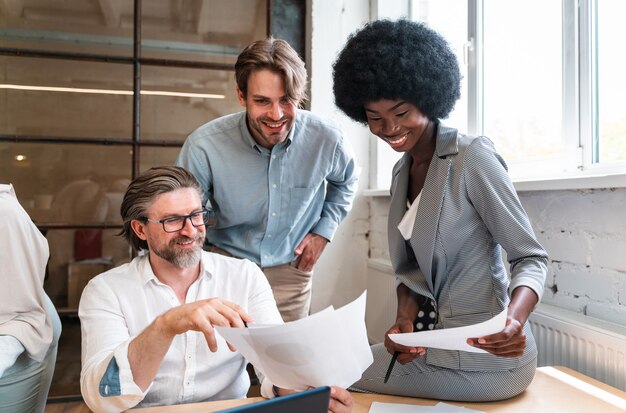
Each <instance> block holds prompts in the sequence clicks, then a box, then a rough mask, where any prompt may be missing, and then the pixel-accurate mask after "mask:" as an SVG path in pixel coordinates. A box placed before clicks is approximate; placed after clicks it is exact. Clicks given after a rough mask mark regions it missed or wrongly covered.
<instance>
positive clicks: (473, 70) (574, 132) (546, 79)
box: [372, 0, 626, 189]
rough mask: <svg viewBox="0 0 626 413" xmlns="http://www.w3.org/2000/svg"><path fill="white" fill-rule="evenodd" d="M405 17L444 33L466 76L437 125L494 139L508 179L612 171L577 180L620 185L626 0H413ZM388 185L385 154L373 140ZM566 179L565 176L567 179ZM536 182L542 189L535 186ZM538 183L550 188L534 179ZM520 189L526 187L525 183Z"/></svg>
mask: <svg viewBox="0 0 626 413" xmlns="http://www.w3.org/2000/svg"><path fill="white" fill-rule="evenodd" d="M409 5H410V13H409V17H410V18H411V19H413V20H417V21H423V22H425V23H426V24H428V25H429V26H430V27H432V28H433V29H435V30H437V31H439V32H440V33H441V34H443V35H444V37H446V39H447V40H448V42H449V43H450V45H451V47H452V49H453V51H454V52H455V53H456V55H457V58H458V60H459V64H460V67H461V71H462V74H463V77H464V79H463V84H462V91H461V92H462V97H461V99H460V100H459V102H458V103H457V105H456V107H455V110H454V111H453V113H452V114H451V116H450V117H449V118H448V119H445V120H443V123H444V124H446V125H449V126H453V127H456V128H458V129H459V130H461V131H464V132H468V133H471V134H483V135H486V136H488V137H489V138H490V139H492V140H493V141H494V143H495V145H496V149H497V150H498V152H499V153H500V154H501V155H502V156H503V157H504V159H505V160H506V161H507V164H508V166H509V172H510V173H511V176H512V178H513V180H514V181H524V180H536V181H544V182H548V181H550V182H555V183H554V184H550V185H553V186H552V188H554V189H556V188H561V187H562V188H565V187H572V186H571V183H568V184H565V183H564V182H565V181H564V180H561V181H558V179H559V178H571V177H586V176H594V175H610V176H612V178H611V179H610V183H609V180H608V179H607V178H602V179H600V180H595V181H594V182H593V183H589V182H582V181H581V183H580V184H576V185H580V186H579V187H602V186H626V179H623V175H624V174H626V111H624V109H623V105H621V103H620V102H621V99H623V97H624V96H625V95H626V76H624V75H623V73H622V72H623V53H621V52H620V50H621V49H622V43H623V39H624V38H626V26H624V24H623V22H621V20H620V16H624V15H626V2H624V1H623V0H581V1H577V0H529V1H526V2H517V1H511V0H410V1H409ZM376 150H377V151H378V152H377V153H378V156H379V158H382V157H386V158H384V159H383V160H382V161H381V159H379V160H378V164H377V176H376V178H375V180H374V181H373V182H372V184H373V185H374V186H376V185H378V187H379V188H384V187H388V185H389V180H390V176H389V174H390V171H391V163H392V162H393V161H395V160H396V159H398V154H395V153H394V154H391V153H390V151H391V150H390V149H389V148H385V147H384V143H377V144H376ZM570 181H571V180H570ZM541 185H543V186H541ZM541 185H540V187H542V188H544V189H547V188H548V187H549V185H548V187H546V186H545V183H544V184H541ZM531 188H532V185H531V186H530V187H528V186H527V189H531Z"/></svg>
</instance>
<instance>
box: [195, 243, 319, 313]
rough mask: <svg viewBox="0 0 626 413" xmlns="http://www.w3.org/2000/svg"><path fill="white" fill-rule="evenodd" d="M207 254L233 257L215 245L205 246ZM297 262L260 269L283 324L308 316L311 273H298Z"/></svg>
mask: <svg viewBox="0 0 626 413" xmlns="http://www.w3.org/2000/svg"><path fill="white" fill-rule="evenodd" d="M205 249H206V250H207V251H209V252H215V253H217V254H221V255H226V256H229V257H232V256H233V255H232V254H230V253H229V252H227V251H224V250H223V249H221V248H218V247H216V246H215V245H208V246H205ZM297 263H298V260H295V261H293V262H290V263H289V264H283V265H277V266H275V267H266V268H261V271H263V273H264V274H265V277H266V278H267V281H268V282H269V284H270V286H271V287H272V291H273V292H274V299H275V300H276V306H277V307H278V311H279V312H280V315H281V316H282V317H283V320H284V321H285V322H287V321H293V320H299V319H301V318H304V317H307V316H308V315H309V309H310V308H311V284H312V281H311V278H312V276H313V271H309V272H307V271H300V270H299V269H298V268H297V267H296V265H297Z"/></svg>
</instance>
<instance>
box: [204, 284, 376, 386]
mask: <svg viewBox="0 0 626 413" xmlns="http://www.w3.org/2000/svg"><path fill="white" fill-rule="evenodd" d="M215 329H216V330H217V332H218V333H219V334H220V335H221V336H222V337H223V338H224V339H225V340H226V341H227V342H229V343H230V344H231V345H232V346H233V347H235V348H236V349H237V350H238V351H239V352H240V353H241V354H242V355H243V356H244V357H245V358H246V359H247V360H248V361H249V362H250V363H252V365H254V367H256V368H257V369H259V370H260V371H261V373H263V375H265V377H267V378H269V379H270V381H271V382H272V383H274V384H275V385H276V386H278V387H282V388H285V389H295V390H306V389H308V388H309V387H319V386H327V385H336V386H341V387H344V388H347V387H349V386H350V385H351V384H353V383H354V382H356V381H357V380H359V379H360V378H361V375H362V374H363V372H364V371H365V369H366V368H367V367H368V366H369V365H370V364H372V362H373V360H374V359H373V356H372V351H371V350H370V346H369V343H368V341H367V333H366V330H365V293H363V294H362V295H361V296H360V297H359V298H357V299H356V300H354V301H353V302H351V303H350V304H347V305H345V306H343V307H341V308H340V309H338V310H335V309H334V308H332V307H329V308H327V309H325V310H323V311H320V312H319V313H316V314H313V315H312V316H310V317H306V318H303V319H301V320H296V321H291V322H288V323H285V324H279V325H272V326H267V325H263V326H255V325H254V324H251V325H250V326H249V328H228V327H216V328H215Z"/></svg>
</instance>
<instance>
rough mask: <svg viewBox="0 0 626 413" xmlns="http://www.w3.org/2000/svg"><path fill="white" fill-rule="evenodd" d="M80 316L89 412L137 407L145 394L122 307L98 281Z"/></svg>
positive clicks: (88, 290) (84, 389)
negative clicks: (136, 373) (130, 354)
mask: <svg viewBox="0 0 626 413" xmlns="http://www.w3.org/2000/svg"><path fill="white" fill-rule="evenodd" d="M78 315H79V317H80V321H81V330H82V357H81V358H82V369H81V374H80V387H81V393H82V395H83V399H84V400H85V403H86V404H87V405H88V406H89V408H90V409H91V410H92V411H94V412H96V413H98V412H121V411H124V410H127V409H130V408H132V407H134V406H136V405H137V404H138V403H139V402H141V401H142V400H143V398H144V397H145V395H146V394H147V393H148V391H149V390H150V388H148V389H147V390H146V391H145V392H142V391H141V389H140V388H139V386H137V384H135V382H134V380H133V375H132V371H131V368H130V363H129V361H128V345H129V343H130V342H131V341H132V339H133V338H134V337H131V336H130V335H129V334H128V328H127V326H126V323H125V321H124V317H123V315H122V312H121V309H120V307H119V303H118V301H117V299H116V297H115V295H114V294H113V292H112V291H111V290H110V288H109V287H108V286H107V285H106V284H104V283H99V282H98V280H97V279H94V280H92V281H91V282H90V283H89V284H88V285H87V287H85V290H84V291H83V294H82V297H81V300H80V306H79V310H78Z"/></svg>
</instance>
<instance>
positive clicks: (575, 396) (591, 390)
mask: <svg viewBox="0 0 626 413" xmlns="http://www.w3.org/2000/svg"><path fill="white" fill-rule="evenodd" d="M352 396H353V398H354V407H353V409H352V412H353V413H367V412H368V411H369V408H370V405H371V404H372V402H374V401H377V402H381V403H402V404H412V405H419V406H434V405H435V404H437V403H438V401H437V400H429V399H417V398H411V397H398V396H389V395H382V394H362V393H352ZM260 400H263V399H262V398H260V397H254V398H250V399H243V400H224V401H216V402H206V403H192V404H185V405H178V406H163V407H151V408H144V409H133V411H136V412H137V413H163V412H168V413H169V412H173V413H209V412H216V411H219V410H222V409H226V408H229V407H234V406H239V405H242V404H248V403H254V402H257V401H260ZM446 403H449V404H454V405H457V406H463V407H467V408H470V409H474V410H479V411H483V412H488V413H491V412H507V413H546V412H567V413H579V412H580V413H614V412H625V411H626V393H625V392H622V391H620V390H618V389H616V388H613V387H611V386H608V385H606V384H604V383H601V382H599V381H597V380H594V379H592V378H590V377H587V376H585V375H583V374H580V373H578V372H576V371H574V370H571V369H568V368H566V367H540V368H538V369H537V373H536V374H535V378H534V379H533V382H532V383H531V385H530V386H529V387H528V389H526V391H525V392H523V393H522V394H520V395H519V396H516V397H514V398H512V399H508V400H503V401H498V402H488V403H460V402H446ZM89 412H90V410H89V409H88V408H87V406H85V405H84V404H83V403H79V402H75V403H61V404H56V405H55V404H50V405H48V407H46V413H89Z"/></svg>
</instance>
